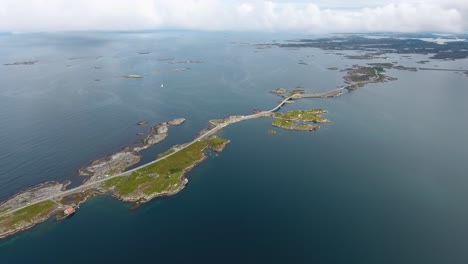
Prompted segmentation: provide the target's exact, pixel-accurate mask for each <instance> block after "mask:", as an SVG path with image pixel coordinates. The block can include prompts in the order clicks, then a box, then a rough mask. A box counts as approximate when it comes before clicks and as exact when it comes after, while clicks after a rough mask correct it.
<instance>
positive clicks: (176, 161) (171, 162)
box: [102, 137, 228, 196]
mask: <svg viewBox="0 0 468 264" xmlns="http://www.w3.org/2000/svg"><path fill="white" fill-rule="evenodd" d="M227 142H228V140H226V139H222V138H218V137H214V138H211V139H208V140H201V141H198V142H195V143H194V144H192V145H190V146H189V147H187V148H185V149H183V150H181V151H179V152H177V153H175V154H173V155H172V156H169V157H167V158H166V159H163V160H161V161H159V162H157V163H154V164H151V165H149V166H146V167H144V168H141V169H139V170H137V171H135V172H133V173H132V174H131V175H130V176H122V177H116V178H113V179H110V180H108V181H106V182H104V183H103V185H102V186H103V187H104V188H115V189H114V190H115V192H116V194H118V195H119V196H128V195H131V194H133V193H135V192H139V191H142V192H143V193H144V194H146V195H151V194H154V193H162V192H170V191H174V190H176V189H177V188H178V187H179V184H181V182H182V180H183V178H182V177H183V174H184V172H185V171H186V170H188V169H190V168H191V167H193V166H194V165H196V164H197V163H198V162H200V161H202V160H203V159H204V158H205V155H204V150H205V149H206V148H212V149H215V150H218V149H220V148H222V147H224V145H225V144H226V143H227Z"/></svg>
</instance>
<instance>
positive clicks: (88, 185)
mask: <svg viewBox="0 0 468 264" xmlns="http://www.w3.org/2000/svg"><path fill="white" fill-rule="evenodd" d="M343 89H344V88H339V89H335V90H332V91H329V92H323V93H314V94H293V95H290V96H288V97H286V98H285V99H284V100H282V101H281V102H280V103H279V104H278V105H277V106H276V107H274V108H272V109H270V110H268V111H261V112H258V113H255V114H251V115H246V116H240V117H237V118H233V119H230V120H229V121H227V122H226V123H222V124H218V125H216V126H214V127H213V128H211V129H210V130H208V131H206V132H205V133H203V134H201V135H199V136H198V137H196V138H195V139H194V140H192V141H191V142H189V143H187V144H185V145H183V146H182V147H179V148H177V149H175V150H174V151H173V152H171V153H170V154H167V155H166V156H164V157H161V158H158V159H156V160H153V161H151V162H148V163H146V164H143V165H141V166H139V167H136V168H133V169H131V170H127V171H124V172H122V173H119V174H116V175H112V176H108V177H105V178H103V179H99V180H94V181H90V182H86V183H84V184H82V185H80V186H78V187H75V188H73V189H69V190H65V191H61V192H59V193H55V194H51V195H49V196H46V197H41V198H38V199H36V200H33V201H28V203H27V204H26V205H24V206H20V207H16V208H11V209H8V210H6V211H4V212H2V213H0V217H2V216H5V215H8V214H12V213H14V212H16V211H19V210H21V209H24V208H26V207H29V206H31V205H34V204H38V203H41V202H44V201H47V200H52V201H53V199H56V198H60V197H65V196H68V195H71V194H74V193H78V192H81V191H85V190H87V189H90V188H93V187H95V186H96V185H99V184H101V183H103V182H105V181H108V180H110V179H113V178H117V177H123V176H129V175H130V174H132V172H134V171H137V170H139V169H141V168H144V167H147V166H149V165H151V164H154V163H157V162H159V161H161V160H164V159H167V158H168V157H170V156H172V155H174V154H176V153H178V152H180V151H182V150H184V149H186V148H188V147H189V146H191V145H193V144H195V143H196V142H198V141H200V140H202V139H204V138H206V137H209V136H211V135H213V134H215V133H217V132H218V131H219V130H221V129H222V128H224V127H226V126H228V125H231V124H234V123H237V122H241V121H245V120H249V119H255V118H259V117H266V116H271V114H272V113H274V112H276V111H278V110H279V109H281V107H283V106H284V105H285V104H286V102H287V101H289V100H292V99H301V98H330V97H336V96H340V95H341V94H342V91H343ZM54 202H55V201H54Z"/></svg>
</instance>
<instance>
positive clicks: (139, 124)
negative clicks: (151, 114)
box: [137, 121, 148, 126]
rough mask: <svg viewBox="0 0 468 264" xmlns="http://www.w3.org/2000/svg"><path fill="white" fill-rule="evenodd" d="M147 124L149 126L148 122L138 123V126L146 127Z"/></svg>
mask: <svg viewBox="0 0 468 264" xmlns="http://www.w3.org/2000/svg"><path fill="white" fill-rule="evenodd" d="M146 124H148V122H146V121H140V122H138V123H137V126H144V125H146Z"/></svg>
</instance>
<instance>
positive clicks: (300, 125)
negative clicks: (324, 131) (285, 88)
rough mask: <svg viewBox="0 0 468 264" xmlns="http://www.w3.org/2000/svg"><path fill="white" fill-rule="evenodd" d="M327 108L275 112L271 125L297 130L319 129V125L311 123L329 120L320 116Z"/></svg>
mask: <svg viewBox="0 0 468 264" xmlns="http://www.w3.org/2000/svg"><path fill="white" fill-rule="evenodd" d="M326 112H327V110H324V109H309V110H294V111H290V112H286V113H275V114H274V115H273V118H274V119H275V120H274V121H273V123H272V124H271V125H272V126H275V127H280V128H284V129H289V130H298V131H315V130H318V129H320V126H319V125H316V124H310V122H312V123H327V122H330V120H328V119H326V118H324V117H322V114H323V113H326Z"/></svg>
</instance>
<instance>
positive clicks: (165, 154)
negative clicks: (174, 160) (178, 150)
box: [158, 148, 175, 158]
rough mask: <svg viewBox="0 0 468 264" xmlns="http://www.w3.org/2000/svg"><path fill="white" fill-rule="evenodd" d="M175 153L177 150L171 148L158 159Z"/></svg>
mask: <svg viewBox="0 0 468 264" xmlns="http://www.w3.org/2000/svg"><path fill="white" fill-rule="evenodd" d="M174 151H175V150H174V149H173V148H170V149H168V150H166V151H165V152H163V153H161V154H159V155H158V158H161V157H164V156H167V155H169V154H171V153H173V152H174Z"/></svg>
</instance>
